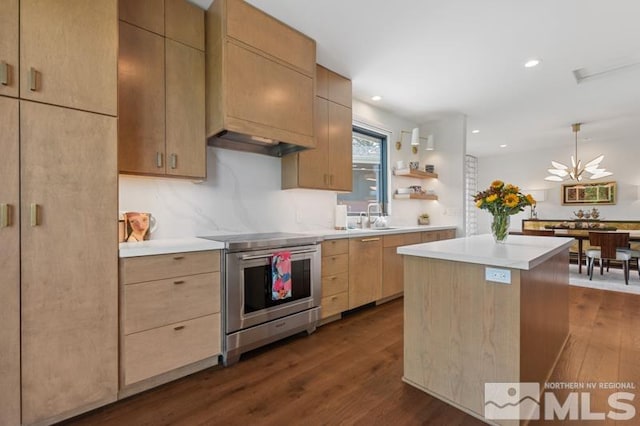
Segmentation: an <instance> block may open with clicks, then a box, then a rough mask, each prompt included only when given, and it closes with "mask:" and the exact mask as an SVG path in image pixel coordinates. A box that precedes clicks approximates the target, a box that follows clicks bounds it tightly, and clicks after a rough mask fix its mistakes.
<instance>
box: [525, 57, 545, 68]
mask: <svg viewBox="0 0 640 426" xmlns="http://www.w3.org/2000/svg"><path fill="white" fill-rule="evenodd" d="M540 62H541V61H540V59H529V60H528V61H527V62H525V63H524V67H525V68H533V67H535V66H536V65H539V64H540Z"/></svg>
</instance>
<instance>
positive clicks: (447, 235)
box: [438, 229, 456, 240]
mask: <svg viewBox="0 0 640 426" xmlns="http://www.w3.org/2000/svg"><path fill="white" fill-rule="evenodd" d="M455 237H456V230H455V229H447V230H444V231H439V232H438V240H451V239H453V238H455Z"/></svg>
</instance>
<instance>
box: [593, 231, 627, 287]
mask: <svg viewBox="0 0 640 426" xmlns="http://www.w3.org/2000/svg"><path fill="white" fill-rule="evenodd" d="M589 245H590V246H591V248H590V249H588V250H587V252H586V255H587V272H588V273H589V280H591V279H593V266H594V263H595V261H596V259H598V261H599V263H600V275H602V274H603V267H604V262H605V261H606V262H607V270H608V266H609V261H610V260H617V261H620V262H622V268H623V270H624V282H625V284H627V285H629V259H631V255H630V254H629V253H628V252H627V251H625V249H626V248H628V247H629V233H628V232H589Z"/></svg>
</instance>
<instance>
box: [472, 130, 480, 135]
mask: <svg viewBox="0 0 640 426" xmlns="http://www.w3.org/2000/svg"><path fill="white" fill-rule="evenodd" d="M471 133H473V134H474V135H475V134H477V133H480V130H478V129H475V130H472V131H471Z"/></svg>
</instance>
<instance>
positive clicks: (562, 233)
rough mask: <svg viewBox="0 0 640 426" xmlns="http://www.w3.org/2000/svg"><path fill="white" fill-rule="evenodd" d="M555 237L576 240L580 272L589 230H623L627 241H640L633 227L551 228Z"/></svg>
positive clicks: (637, 231) (639, 236)
mask: <svg viewBox="0 0 640 426" xmlns="http://www.w3.org/2000/svg"><path fill="white" fill-rule="evenodd" d="M551 230H553V233H554V236H555V237H572V238H574V239H575V240H576V241H577V242H578V273H579V274H581V273H582V262H583V261H584V258H585V256H584V250H583V246H584V240H587V241H588V240H589V231H592V232H623V233H629V241H633V242H640V230H633V229H617V230H615V231H613V230H612V231H602V230H598V229H591V230H589V229H575V228H553V229H551ZM510 234H519V235H521V234H522V232H510Z"/></svg>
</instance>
